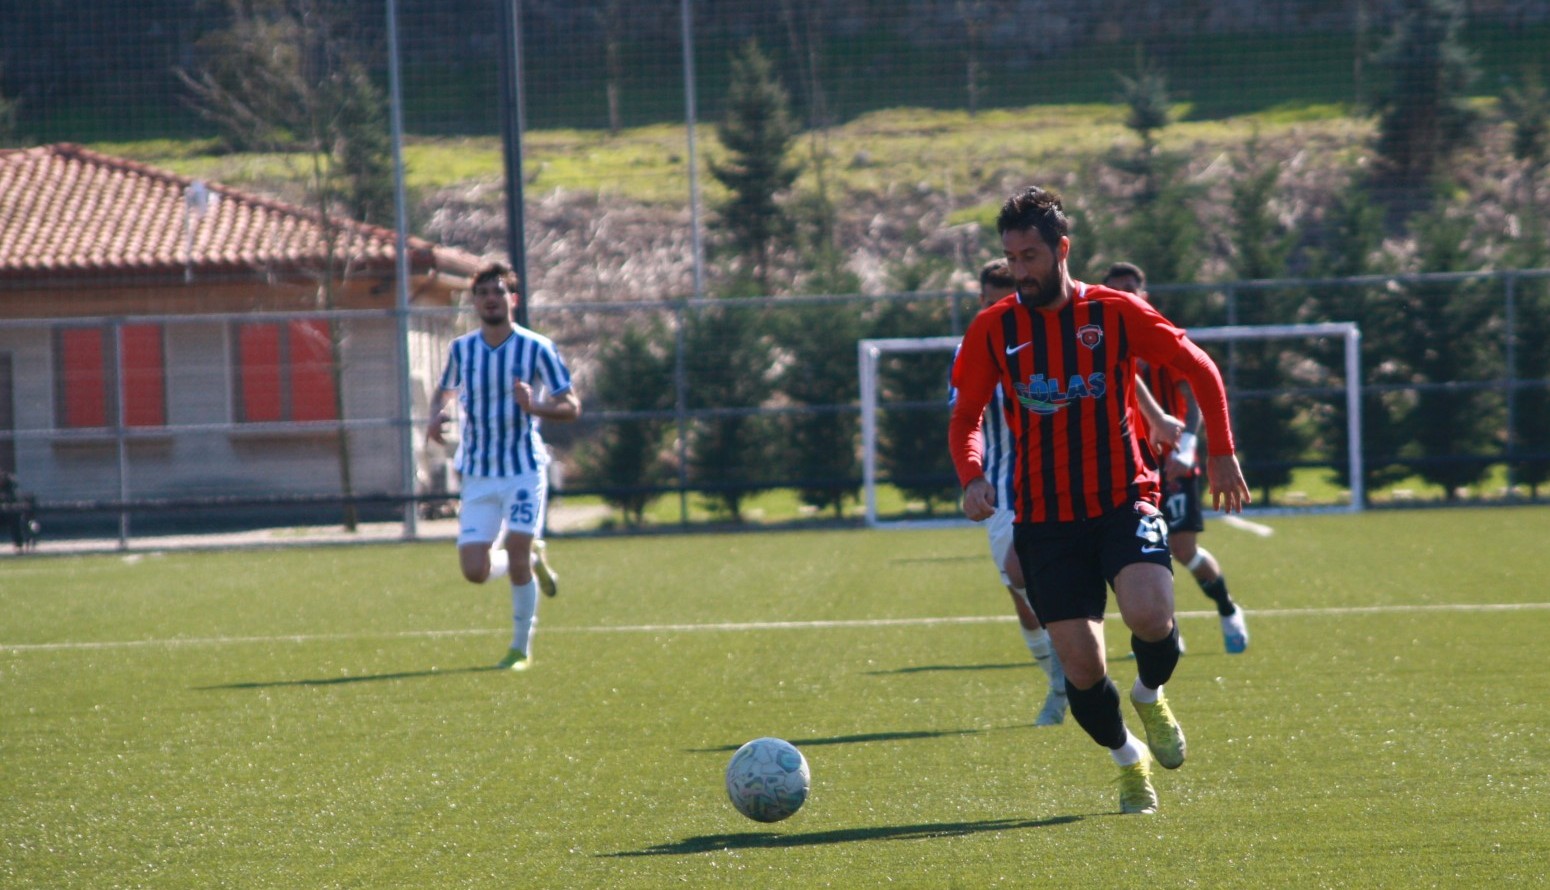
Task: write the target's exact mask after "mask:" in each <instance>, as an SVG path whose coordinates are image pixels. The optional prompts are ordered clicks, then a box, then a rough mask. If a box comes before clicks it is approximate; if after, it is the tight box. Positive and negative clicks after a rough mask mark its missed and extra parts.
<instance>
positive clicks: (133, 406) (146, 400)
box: [121, 324, 167, 426]
mask: <svg viewBox="0 0 1550 890" xmlns="http://www.w3.org/2000/svg"><path fill="white" fill-rule="evenodd" d="M123 345H124V354H123V359H122V362H121V365H122V367H123V374H124V423H125V425H127V426H166V425H167V385H166V364H165V361H164V358H163V354H162V328H161V325H156V324H130V325H124V327H123Z"/></svg>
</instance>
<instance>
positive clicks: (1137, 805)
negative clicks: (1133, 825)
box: [1118, 757, 1157, 815]
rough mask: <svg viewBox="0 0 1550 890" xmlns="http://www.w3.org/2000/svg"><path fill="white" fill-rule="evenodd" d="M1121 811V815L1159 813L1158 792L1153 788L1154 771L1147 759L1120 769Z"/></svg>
mask: <svg viewBox="0 0 1550 890" xmlns="http://www.w3.org/2000/svg"><path fill="white" fill-rule="evenodd" d="M1118 782H1119V811H1120V812H1121V813H1144V814H1148V815H1149V814H1151V813H1155V812H1157V792H1156V791H1155V790H1153V788H1152V769H1151V767H1150V766H1149V765H1147V762H1146V759H1145V758H1144V757H1143V758H1142V759H1141V760H1139V761H1137V762H1135V763H1132V764H1131V765H1129V766H1122V767H1120V768H1119V779H1118Z"/></svg>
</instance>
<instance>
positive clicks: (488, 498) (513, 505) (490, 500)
mask: <svg viewBox="0 0 1550 890" xmlns="http://www.w3.org/2000/svg"><path fill="white" fill-rule="evenodd" d="M548 496H549V474H548V473H546V472H545V471H544V470H543V469H540V470H537V471H536V472H531V473H523V474H522V475H520V476H464V477H463V505H462V507H461V508H460V509H459V510H458V534H457V544H458V546H459V547H462V546H463V545H465V544H493V543H495V540H496V539H497V538H499V537H500V536H501V523H502V522H503V521H504V523H505V525H506V530H507V531H510V532H515V533H516V534H519V535H528V536H530V537H538V535H539V533H540V532H541V531H542V529H543V527H544V504H545V502H546V501H547V500H548Z"/></svg>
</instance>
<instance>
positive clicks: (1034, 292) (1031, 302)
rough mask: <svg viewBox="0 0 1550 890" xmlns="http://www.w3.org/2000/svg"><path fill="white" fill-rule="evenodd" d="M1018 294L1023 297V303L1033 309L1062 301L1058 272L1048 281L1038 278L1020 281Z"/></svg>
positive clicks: (1052, 273)
mask: <svg viewBox="0 0 1550 890" xmlns="http://www.w3.org/2000/svg"><path fill="white" fill-rule="evenodd" d="M1017 293H1018V294H1020V295H1021V296H1022V298H1023V303H1025V304H1027V305H1028V306H1029V307H1031V308H1033V309H1042V308H1044V307H1045V306H1052V305H1054V304H1055V303H1056V302H1057V301H1058V300H1059V299H1060V275H1059V274H1058V270H1055V271H1052V272H1051V273H1050V277H1049V279H1048V280H1047V281H1040V280H1039V279H1037V278H1020V279H1018V281H1017Z"/></svg>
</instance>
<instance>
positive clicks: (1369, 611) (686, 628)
mask: <svg viewBox="0 0 1550 890" xmlns="http://www.w3.org/2000/svg"><path fill="white" fill-rule="evenodd" d="M1546 610H1550V602H1547V603H1438V604H1433V605H1421V606H1329V607H1327V608H1313V609H1249V610H1248V613H1249V614H1250V615H1253V616H1254V617H1256V618H1296V617H1301V616H1327V615H1392V614H1403V613H1407V612H1408V613H1425V612H1540V611H1546ZM1176 614H1177V615H1178V616H1179V617H1181V618H1215V617H1216V612H1215V611H1214V610H1201V611H1194V612H1178V613H1176ZM1107 618H1108V620H1112V621H1118V620H1119V616H1118V615H1117V614H1113V613H1111V614H1109V615H1108V616H1107ZM1015 620H1017V616H1015V615H960V616H955V617H936V618H854V619H833V620H826V621H736V622H733V621H724V622H712V623H708V624H621V625H607V626H595V627H553V626H546V627H545V628H544V631H543V632H544V634H545V635H548V634H609V633H696V632H702V631H718V632H728V631H730V632H740V631H750V630H821V629H825V628H867V627H932V626H942V625H953V624H1004V623H1007V622H1011V621H1015ZM508 633H510V630H508V629H505V628H487V627H474V628H463V629H454V630H405V631H397V632H389V631H384V632H381V633H369V632H362V633H339V634H281V635H277V636H268V637H175V638H171V639H163V640H103V641H98V642H69V641H65V642H58V643H0V652H64V651H71V652H79V651H91V650H101V649H145V648H151V647H165V648H177V647H182V646H241V645H255V644H258V645H262V644H273V643H330V642H344V641H348V640H411V639H436V638H439V637H473V636H492V635H496V634H508Z"/></svg>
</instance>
